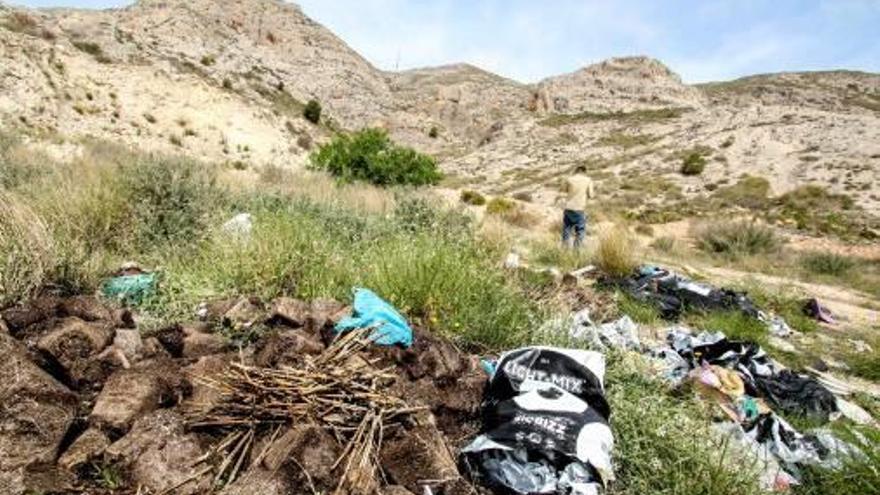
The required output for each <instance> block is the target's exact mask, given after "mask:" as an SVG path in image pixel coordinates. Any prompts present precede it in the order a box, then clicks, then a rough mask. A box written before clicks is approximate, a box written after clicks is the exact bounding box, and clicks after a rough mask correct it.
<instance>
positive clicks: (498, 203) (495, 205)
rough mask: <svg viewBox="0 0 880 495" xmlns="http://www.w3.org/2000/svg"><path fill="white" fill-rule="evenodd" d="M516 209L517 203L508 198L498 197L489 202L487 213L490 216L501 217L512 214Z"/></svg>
mask: <svg viewBox="0 0 880 495" xmlns="http://www.w3.org/2000/svg"><path fill="white" fill-rule="evenodd" d="M514 208H516V203H514V202H513V201H511V200H509V199H507V198H502V197H497V198H492V199H491V200H490V201H489V203H488V205H487V206H486V213H489V214H490V215H501V214H504V213H510V212H511V211H513V210H514Z"/></svg>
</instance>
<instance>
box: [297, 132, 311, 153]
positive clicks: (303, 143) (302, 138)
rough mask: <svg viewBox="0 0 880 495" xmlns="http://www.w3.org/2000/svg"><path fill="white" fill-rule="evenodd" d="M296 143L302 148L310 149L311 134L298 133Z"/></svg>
mask: <svg viewBox="0 0 880 495" xmlns="http://www.w3.org/2000/svg"><path fill="white" fill-rule="evenodd" d="M296 145H297V146H299V147H300V148H302V149H304V150H310V149H312V136H309V135H308V134H300V135H299V136H297V138H296Z"/></svg>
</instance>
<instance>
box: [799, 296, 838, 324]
mask: <svg viewBox="0 0 880 495" xmlns="http://www.w3.org/2000/svg"><path fill="white" fill-rule="evenodd" d="M804 314H805V315H807V316H809V317H810V318H813V319H815V320H817V321H820V322H822V323H828V324H829V325H833V324H835V323H837V322H836V321H835V320H834V315H832V314H831V311H828V308H826V307H825V306H822V305H821V304H819V300H818V299H815V298H814V299H810V300H808V301H807V302H806V303H805V304H804Z"/></svg>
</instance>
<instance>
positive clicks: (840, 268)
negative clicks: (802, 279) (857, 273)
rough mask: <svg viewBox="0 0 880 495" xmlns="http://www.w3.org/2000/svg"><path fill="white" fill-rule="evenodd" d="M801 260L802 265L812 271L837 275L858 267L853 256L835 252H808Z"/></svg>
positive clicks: (847, 272)
mask: <svg viewBox="0 0 880 495" xmlns="http://www.w3.org/2000/svg"><path fill="white" fill-rule="evenodd" d="M800 261H801V266H803V267H804V268H806V269H807V270H808V271H810V272H812V273H816V274H819V275H832V276H835V277H840V276H844V275H847V274H849V273H850V272H852V270H853V269H854V268H855V267H856V262H855V260H853V259H852V258H850V257H848V256H841V255H839V254H834V253H808V254H805V255H804V256H802V257H801V260H800Z"/></svg>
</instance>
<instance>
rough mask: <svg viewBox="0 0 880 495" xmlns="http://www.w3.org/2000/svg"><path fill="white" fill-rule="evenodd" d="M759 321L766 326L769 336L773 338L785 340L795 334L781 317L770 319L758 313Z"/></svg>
mask: <svg viewBox="0 0 880 495" xmlns="http://www.w3.org/2000/svg"><path fill="white" fill-rule="evenodd" d="M759 319H760V320H761V321H763V322H765V323H766V324H767V329H768V330H769V331H770V335H772V336H774V337H782V338H786V337H790V336H791V335H792V334H794V333H795V332H794V330H792V329H791V327H790V326H788V323H786V322H785V319H783V318H782V317H781V316H774V317H772V318H770V317H768V316H767V315H765V314H764V313H760V314H759Z"/></svg>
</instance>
